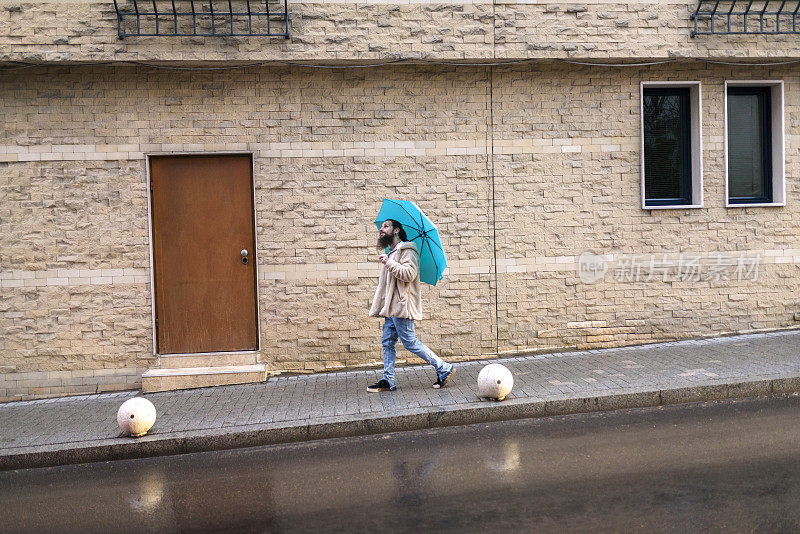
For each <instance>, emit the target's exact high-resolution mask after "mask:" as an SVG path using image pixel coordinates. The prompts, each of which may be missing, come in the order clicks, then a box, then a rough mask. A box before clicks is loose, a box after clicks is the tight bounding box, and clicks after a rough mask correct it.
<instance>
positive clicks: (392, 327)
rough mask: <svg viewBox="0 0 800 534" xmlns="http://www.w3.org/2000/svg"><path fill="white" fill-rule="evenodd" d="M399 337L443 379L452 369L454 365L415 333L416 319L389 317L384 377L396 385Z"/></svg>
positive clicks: (384, 342)
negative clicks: (396, 348) (395, 372)
mask: <svg viewBox="0 0 800 534" xmlns="http://www.w3.org/2000/svg"><path fill="white" fill-rule="evenodd" d="M398 338H399V339H400V341H401V342H402V343H403V346H404V347H405V348H406V350H407V351H409V352H410V353H412V354H415V355H417V356H419V357H420V358H422V359H423V360H425V361H426V362H428V363H429V364H431V365H432V366H433V367H434V369H436V375H437V376H438V377H439V378H440V379H441V378H444V377H445V376H447V374H448V373H449V372H450V371H452V369H453V366H452V365H451V364H449V363H447V362H446V361H444V360H443V359H441V358H440V357H438V356H437V355H436V354H435V353H434V352H433V351H432V350H431V349H429V348H428V347H426V346H425V345H423V344H422V342H421V341H420V340H419V339H417V335H416V334H415V333H414V321H413V320H412V319H401V318H400V317H387V318H386V322H385V323H383V338H382V339H381V344H382V345H383V378H384V379H385V380H386V381H387V382H389V384H390V385H391V386H392V387H394V386H396V385H397V382H396V380H395V377H394V362H395V359H396V358H397V351H396V350H395V345H396V344H397V340H398Z"/></svg>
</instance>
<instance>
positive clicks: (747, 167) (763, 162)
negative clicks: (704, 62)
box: [725, 81, 786, 207]
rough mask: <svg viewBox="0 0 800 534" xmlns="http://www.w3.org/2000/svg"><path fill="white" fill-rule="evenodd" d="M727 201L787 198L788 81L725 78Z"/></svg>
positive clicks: (778, 202) (765, 202)
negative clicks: (785, 115) (785, 135)
mask: <svg viewBox="0 0 800 534" xmlns="http://www.w3.org/2000/svg"><path fill="white" fill-rule="evenodd" d="M725 189H726V192H727V194H726V196H727V206H729V207H735V206H743V207H753V206H782V205H784V204H785V197H786V193H785V183H784V140H783V82H781V81H726V82H725Z"/></svg>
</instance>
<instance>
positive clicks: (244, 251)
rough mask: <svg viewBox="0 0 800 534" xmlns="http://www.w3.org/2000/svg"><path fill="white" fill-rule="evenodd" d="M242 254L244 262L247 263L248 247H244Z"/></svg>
mask: <svg viewBox="0 0 800 534" xmlns="http://www.w3.org/2000/svg"><path fill="white" fill-rule="evenodd" d="M241 255H242V263H243V264H245V265H247V249H246V248H243V249H242V252H241Z"/></svg>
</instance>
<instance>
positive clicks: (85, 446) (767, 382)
mask: <svg viewBox="0 0 800 534" xmlns="http://www.w3.org/2000/svg"><path fill="white" fill-rule="evenodd" d="M799 391H800V377H798V376H782V377H775V378H770V379H762V380H754V381H743V382H733V383H721V384H711V385H701V386H697V387H688V388H679V389H669V390H650V391H631V392H629V393H614V394H611V395H605V396H596V397H573V398H566V397H565V398H562V399H550V400H544V399H531V398H526V399H508V400H506V401H503V402H493V401H480V402H475V403H470V404H467V405H460V406H445V407H441V406H437V407H431V408H419V409H411V410H397V411H391V412H387V413H384V414H370V415H366V416H338V417H326V418H318V419H314V420H305V421H302V422H297V421H290V422H283V423H280V422H279V423H270V424H257V425H243V426H236V427H228V428H217V429H206V430H197V431H191V432H171V433H165V434H159V433H158V427H157V425H156V427H154V430H153V431H154V432H155V433H152V434H149V435H147V436H145V437H143V438H138V439H137V438H127V437H119V438H114V439H107V440H102V441H95V442H85V443H64V444H58V445H50V446H43V447H20V448H10V449H4V450H2V451H0V470H8V469H27V468H34V467H49V466H57V465H67V464H77V463H86V462H99V461H108V460H123V459H130V458H143V457H152V456H164V455H170V454H183V453H192V452H203V451H215V450H227V449H237V448H243V447H255V446H260V445H275V444H279V443H294V442H300V441H310V440H317V439H328V438H343V437H353V436H363V435H368V434H382V433H386V432H400V431H405V430H419V429H424V428H436V427H445V426H457V425H466V424H475V423H489V422H495V421H505V420H513V419H525V418H532V417H546V416H553V415H567V414H574V413H586V412H597V411H609V410H618V409H624V408H643V407H652V406H663V405H669V404H683V403H689V402H699V401H710V400H721V399H731V398H744V397H756V396H766V395H783V394H790V393H796V392H799Z"/></svg>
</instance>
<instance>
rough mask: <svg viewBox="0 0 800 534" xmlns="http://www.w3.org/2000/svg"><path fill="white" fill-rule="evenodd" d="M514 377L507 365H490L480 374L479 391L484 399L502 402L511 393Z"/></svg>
mask: <svg viewBox="0 0 800 534" xmlns="http://www.w3.org/2000/svg"><path fill="white" fill-rule="evenodd" d="M512 387H514V377H513V376H512V375H511V371H509V370H508V368H507V367H506V366H505V365H500V364H499V363H490V364H489V365H487V366H486V367H484V368H483V369H481V372H480V373H478V390H480V392H481V396H482V397H487V398H489V399H494V400H498V401H501V400H503V399H505V398H506V395H508V394H509V393H511V388H512Z"/></svg>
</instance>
